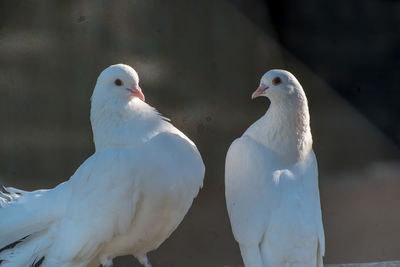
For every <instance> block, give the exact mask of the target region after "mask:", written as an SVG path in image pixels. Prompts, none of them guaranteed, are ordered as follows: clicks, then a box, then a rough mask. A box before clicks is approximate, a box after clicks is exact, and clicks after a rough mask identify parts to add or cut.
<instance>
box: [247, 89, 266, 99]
mask: <svg viewBox="0 0 400 267" xmlns="http://www.w3.org/2000/svg"><path fill="white" fill-rule="evenodd" d="M268 88H269V86H267V87H262V86H260V87H258V88H257V89H256V90H255V91H254V93H253V94H252V95H251V99H254V98H256V97H258V96H260V95H262V94H263V93H264V92H265V90H267V89H268Z"/></svg>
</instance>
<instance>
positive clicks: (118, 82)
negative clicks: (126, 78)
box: [114, 79, 122, 86]
mask: <svg viewBox="0 0 400 267" xmlns="http://www.w3.org/2000/svg"><path fill="white" fill-rule="evenodd" d="M114 83H115V85H116V86H121V85H122V81H121V80H120V79H116V80H115V81H114Z"/></svg>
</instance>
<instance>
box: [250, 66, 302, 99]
mask: <svg viewBox="0 0 400 267" xmlns="http://www.w3.org/2000/svg"><path fill="white" fill-rule="evenodd" d="M298 94H304V92H303V88H302V87H301V85H300V83H299V82H298V81H297V79H296V77H294V75H293V74H291V73H290V72H288V71H286V70H270V71H268V72H266V73H265V74H264V75H263V76H262V78H261V81H260V85H259V87H258V88H257V90H255V91H254V93H253V94H252V95H251V98H252V99H254V98H256V97H259V96H265V97H268V98H269V99H271V101H274V100H275V99H276V100H278V99H281V100H283V99H287V98H291V96H298Z"/></svg>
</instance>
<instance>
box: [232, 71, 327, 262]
mask: <svg viewBox="0 0 400 267" xmlns="http://www.w3.org/2000/svg"><path fill="white" fill-rule="evenodd" d="M258 96H265V97H268V98H269V99H270V101H271V104H270V107H269V109H268V111H267V112H266V114H265V115H264V116H263V117H261V118H260V119H259V120H258V121H256V122H255V123H254V124H253V125H251V126H250V127H249V128H248V129H247V130H246V131H245V133H244V134H243V135H242V136H241V137H240V138H238V139H236V140H235V141H234V142H233V143H232V145H231V146H230V148H229V150H228V153H227V156H226V165H225V193H226V203H227V208H228V212H229V218H230V221H231V225H232V230H233V234H234V237H235V239H236V241H237V242H238V243H239V246H240V251H241V254H242V258H243V261H244V264H245V266H246V267H284V266H285V267H287V266H291V267H322V256H323V255H324V247H325V244H324V243H325V241H324V231H323V226H322V217H321V206H320V198H319V189H318V171H317V161H316V157H315V154H314V152H313V150H312V136H311V129H310V118H309V112H308V104H307V98H306V95H305V93H304V91H303V88H302V86H301V85H300V83H299V82H298V81H297V79H296V78H295V77H294V76H293V75H292V74H291V73H289V72H287V71H284V70H271V71H268V72H267V73H265V74H264V76H263V77H262V79H261V82H260V86H259V88H258V89H257V90H256V91H255V92H254V93H253V95H252V98H256V97H258Z"/></svg>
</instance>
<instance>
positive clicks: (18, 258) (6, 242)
mask: <svg viewBox="0 0 400 267" xmlns="http://www.w3.org/2000/svg"><path fill="white" fill-rule="evenodd" d="M67 193H68V192H67V188H66V184H65V183H63V184H60V185H58V186H57V187H55V188H54V189H52V190H37V191H32V192H28V191H23V190H19V189H16V188H12V187H3V191H1V189H0V266H1V267H19V266H32V267H38V266H40V265H42V264H43V262H44V260H45V255H46V251H47V250H48V249H49V248H50V246H51V244H52V242H53V238H52V237H51V236H49V232H50V231H49V229H50V228H51V226H52V225H54V224H55V223H58V222H59V221H60V218H62V214H63V213H64V209H65V203H66V201H65V199H66V197H67V196H68V195H67Z"/></svg>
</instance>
